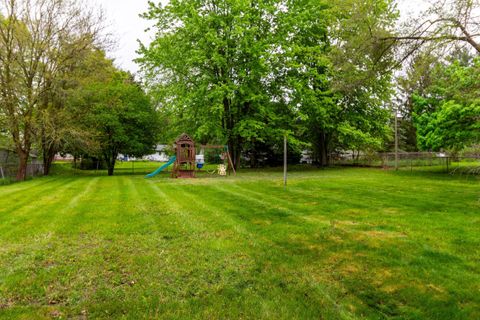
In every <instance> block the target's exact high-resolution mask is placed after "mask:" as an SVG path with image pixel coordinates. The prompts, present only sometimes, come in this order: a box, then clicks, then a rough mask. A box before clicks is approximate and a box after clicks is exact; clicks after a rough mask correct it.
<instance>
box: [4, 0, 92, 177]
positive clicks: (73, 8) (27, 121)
mask: <svg viewBox="0 0 480 320" xmlns="http://www.w3.org/2000/svg"><path fill="white" fill-rule="evenodd" d="M100 31H101V18H100V17H99V16H98V15H97V14H95V13H94V12H92V11H88V10H85V7H84V6H81V5H80V4H78V3H76V2H75V1H73V0H2V2H1V3H0V65H1V68H0V108H2V111H3V113H4V114H5V116H6V119H7V126H8V130H9V133H10V135H11V136H12V140H13V143H14V145H15V149H16V152H17V154H18V157H19V169H18V173H17V179H18V180H23V179H25V178H26V168H27V163H28V158H29V154H30V151H31V149H32V144H33V143H34V141H35V139H36V137H39V136H41V135H44V133H43V130H45V129H46V128H45V127H43V128H42V127H40V128H39V127H38V126H37V125H38V122H37V116H38V115H39V111H40V110H41V109H42V108H43V109H45V108H47V106H48V105H49V104H50V101H49V100H48V94H47V93H48V92H49V90H51V87H52V85H53V84H54V83H55V82H56V81H57V79H58V77H59V75H61V74H63V73H64V72H65V71H66V70H68V69H69V68H70V67H71V66H72V65H74V64H75V63H76V59H77V57H78V55H79V53H81V52H82V51H83V50H87V49H88V50H90V49H91V47H92V46H93V44H94V43H95V41H96V40H97V39H98V37H99V35H100Z"/></svg>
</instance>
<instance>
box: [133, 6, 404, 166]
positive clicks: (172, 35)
mask: <svg viewBox="0 0 480 320" xmlns="http://www.w3.org/2000/svg"><path fill="white" fill-rule="evenodd" d="M144 17H145V18H147V19H150V20H152V21H154V22H155V29H156V31H157V33H156V37H155V39H154V41H153V42H152V43H151V44H150V45H149V46H148V47H147V46H142V47H141V48H140V54H141V58H140V59H139V60H138V61H139V62H140V64H141V65H142V70H143V71H144V74H145V76H146V79H147V84H148V86H149V90H150V92H151V93H153V94H154V95H155V98H156V102H157V103H158V105H159V111H160V113H161V114H162V115H163V119H164V122H165V123H167V125H168V126H169V128H170V130H171V131H172V132H176V133H179V132H180V131H189V132H193V133H194V135H195V137H196V138H197V139H199V140H201V141H206V140H217V141H222V142H226V143H227V144H228V145H229V147H230V150H231V151H232V153H233V158H234V162H235V165H238V163H239V161H240V155H241V154H242V152H245V151H246V150H247V149H252V148H253V149H255V148H257V147H259V146H260V145H262V144H270V147H271V148H275V147H276V145H277V147H278V142H279V141H280V139H281V138H282V137H283V135H284V134H288V135H289V137H290V139H291V140H292V142H295V141H298V142H299V143H302V142H303V143H308V144H311V145H312V147H313V149H314V150H315V155H316V156H315V157H316V159H317V160H318V161H319V163H320V164H327V162H328V154H329V153H330V152H332V151H334V150H335V149H336V148H339V147H346V148H364V147H370V146H371V147H378V146H379V145H380V144H381V142H380V141H381V140H382V139H383V138H384V137H385V136H386V135H388V128H387V127H386V120H387V118H388V112H387V111H386V110H385V109H386V108H385V104H386V101H388V99H389V97H390V94H391V91H390V85H391V83H390V77H391V72H389V71H385V68H384V67H385V65H386V64H388V63H391V59H392V58H393V57H392V55H391V52H390V49H389V47H388V46H385V45H384V44H383V43H381V42H375V41H374V39H375V38H374V37H372V34H371V33H375V34H378V35H383V36H385V35H388V34H389V30H390V29H391V27H392V25H393V21H394V20H395V18H396V13H395V9H394V7H393V5H392V2H390V1H388V0H385V1H366V2H363V3H362V4H359V3H358V2H357V1H349V0H345V1H339V2H336V3H335V4H332V3H330V2H326V1H325V2H323V1H313V0H303V1H280V0H269V1H260V2H258V1H231V0H222V1H208V0H206V1H194V0H188V1H171V2H170V3H169V4H167V5H165V6H164V5H161V4H158V5H155V4H153V3H151V4H150V9H149V11H148V12H147V13H146V14H145V15H144ZM347 30H348V31H347ZM360 133H361V134H360ZM353 136H355V138H356V139H351V137H353Z"/></svg>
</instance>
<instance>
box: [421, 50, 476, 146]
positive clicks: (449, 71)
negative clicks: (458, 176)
mask: <svg viewBox="0 0 480 320" xmlns="http://www.w3.org/2000/svg"><path fill="white" fill-rule="evenodd" d="M431 72H432V81H431V84H430V85H429V86H427V87H426V88H425V89H424V90H423V92H416V94H414V95H413V105H414V121H415V124H416V128H417V137H418V144H419V147H420V148H421V149H423V150H435V151H437V150H441V149H446V150H450V151H454V152H456V151H460V150H462V149H463V148H465V147H469V146H472V145H474V144H478V143H479V142H480V141H479V138H480V107H479V105H480V94H479V92H480V76H479V75H480V58H478V57H477V58H475V59H469V58H468V56H465V55H460V56H459V55H458V54H454V55H452V56H451V57H450V59H448V60H446V61H438V62H437V63H436V64H435V66H434V68H433V70H432V71H431Z"/></svg>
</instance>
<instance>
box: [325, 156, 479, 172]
mask: <svg viewBox="0 0 480 320" xmlns="http://www.w3.org/2000/svg"><path fill="white" fill-rule="evenodd" d="M331 159H332V163H333V164H334V165H337V166H358V167H378V168H383V169H385V170H392V169H398V170H410V171H435V172H446V173H451V174H456V173H458V174H480V155H475V154H472V155H462V156H457V155H450V154H447V153H435V152H400V153H398V155H397V156H396V154H395V153H359V154H333V155H331Z"/></svg>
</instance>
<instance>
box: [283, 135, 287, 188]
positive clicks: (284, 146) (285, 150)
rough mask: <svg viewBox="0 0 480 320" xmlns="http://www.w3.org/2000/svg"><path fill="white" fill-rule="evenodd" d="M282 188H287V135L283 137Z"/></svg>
mask: <svg viewBox="0 0 480 320" xmlns="http://www.w3.org/2000/svg"><path fill="white" fill-rule="evenodd" d="M283 187H284V188H286V187H287V134H286V133H285V136H284V137H283Z"/></svg>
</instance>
